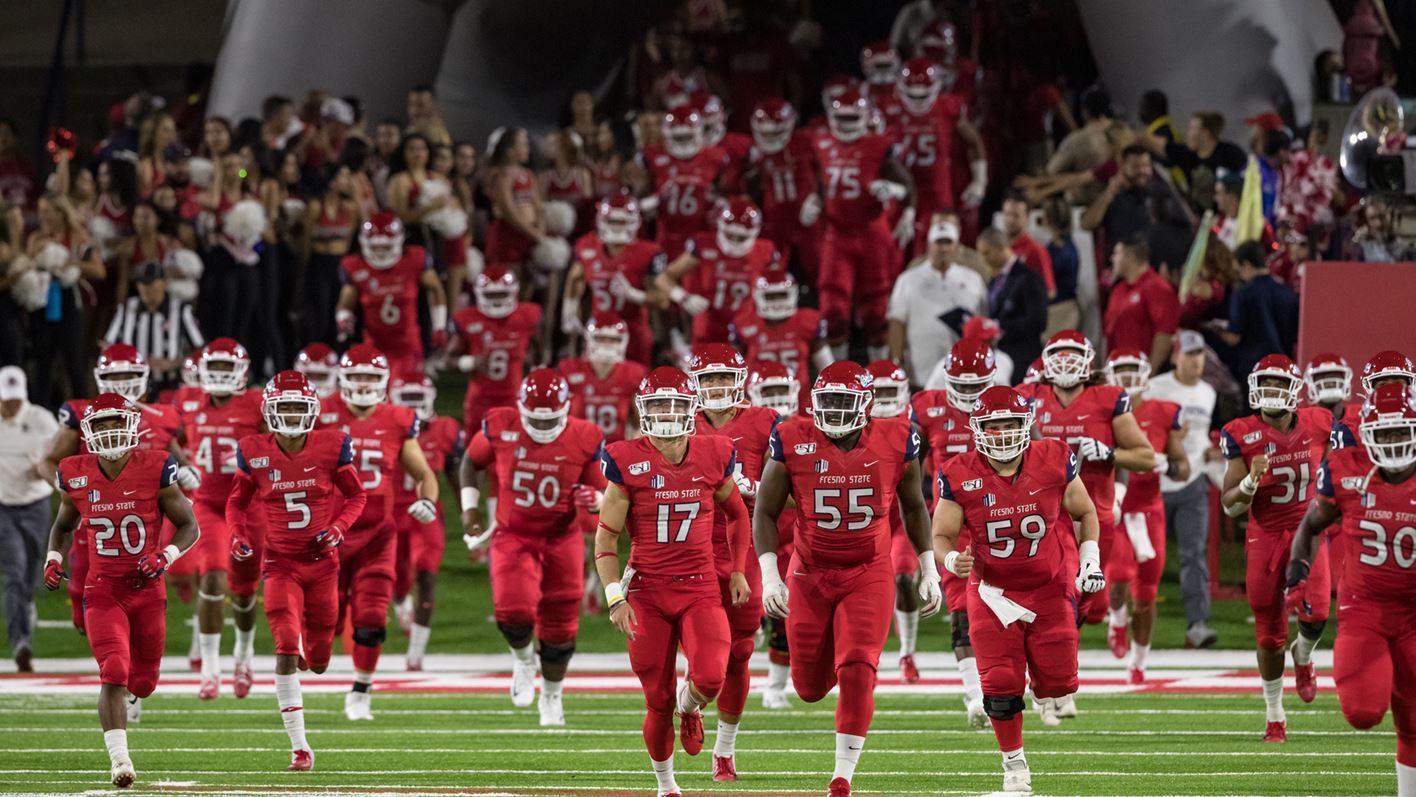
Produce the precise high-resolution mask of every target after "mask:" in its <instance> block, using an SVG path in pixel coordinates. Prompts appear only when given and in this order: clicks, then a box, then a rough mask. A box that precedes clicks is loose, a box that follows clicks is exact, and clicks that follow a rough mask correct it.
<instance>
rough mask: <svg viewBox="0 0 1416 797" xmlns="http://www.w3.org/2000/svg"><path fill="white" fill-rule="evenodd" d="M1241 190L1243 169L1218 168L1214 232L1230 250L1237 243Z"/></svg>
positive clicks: (1215, 182)
mask: <svg viewBox="0 0 1416 797" xmlns="http://www.w3.org/2000/svg"><path fill="white" fill-rule="evenodd" d="M1243 191H1244V172H1243V171H1230V170H1229V169H1220V170H1219V171H1218V172H1216V173H1215V181H1214V211H1215V218H1214V232H1215V235H1216V236H1218V237H1219V241H1220V243H1222V244H1224V245H1225V246H1226V247H1228V248H1229V249H1230V251H1233V250H1234V247H1235V246H1238V244H1239V241H1238V234H1239V196H1240V194H1242V193H1243Z"/></svg>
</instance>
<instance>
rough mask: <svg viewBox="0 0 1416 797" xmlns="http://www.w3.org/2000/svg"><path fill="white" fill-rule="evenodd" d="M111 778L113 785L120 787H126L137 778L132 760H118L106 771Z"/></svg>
mask: <svg viewBox="0 0 1416 797" xmlns="http://www.w3.org/2000/svg"><path fill="white" fill-rule="evenodd" d="M108 774H109V776H111V778H112V780H113V785H114V786H117V787H118V788H120V789H126V788H128V787H129V786H131V785H133V781H135V780H137V779H138V773H137V771H136V770H134V769H133V762H132V761H119V762H118V763H116V764H114V765H113V768H112V769H110V770H109V771H108Z"/></svg>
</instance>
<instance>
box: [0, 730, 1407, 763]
mask: <svg viewBox="0 0 1416 797" xmlns="http://www.w3.org/2000/svg"><path fill="white" fill-rule="evenodd" d="M317 733H318V731H312V734H317ZM1042 733H1046V732H1045V731H1043V732H1042ZM138 738H140V737H138ZM709 738H712V737H711V736H710V737H709ZM979 738H981V739H982V738H985V737H984V736H982V735H980V737H979ZM987 738H991V737H987ZM129 750H131V751H132V753H133V754H134V755H139V756H142V755H149V754H163V755H166V754H168V753H180V754H186V753H191V754H201V755H209V754H211V753H273V752H283V749H282V748H276V747H166V746H163V747H155V748H144V747H140V746H130V747H129ZM869 752H870V754H871V755H872V756H877V755H939V756H961V755H981V756H987V757H989V758H997V757H998V751H997V750H994V749H983V750H962V749H954V750H941V749H932V748H918V749H905V750H888V749H886V750H882V749H879V748H871V750H870V751H869ZM5 753H93V754H95V755H102V754H103V748H102V747H101V746H98V745H94V746H90V747H12V748H7V749H5V750H3V751H0V754H5ZM315 753H316V754H317V755H326V754H345V753H349V754H367V753H399V754H404V755H408V754H413V755H448V754H452V755H509V754H517V755H542V754H544V755H551V756H558V755H564V754H567V753H574V754H586V755H635V756H642V755H643V751H642V750H636V749H634V748H629V747H592V748H567V747H546V748H539V749H537V748H528V747H479V748H477V749H475V750H469V749H467V748H465V747H387V746H384V747H320V746H318V745H316V747H315ZM739 753H740V754H741V755H742V756H745V757H747V758H749V759H750V758H754V757H757V756H758V755H762V754H767V753H771V754H779V753H786V754H791V755H835V753H834V751H832V750H830V749H828V748H826V747H820V748H813V747H756V746H754V747H752V748H750V749H744V750H740V751H739ZM1083 754H1084V753H1083V752H1082V751H1078V750H1031V749H1030V750H1028V755H1029V756H1030V757H1037V756H1078V755H1083ZM1122 755H1124V756H1125V757H1126V758H1210V757H1220V758H1262V759H1268V758H1285V757H1288V758H1313V757H1314V755H1315V754H1314V753H1312V752H1285V751H1281V750H1267V749H1260V750H1252V751H1237V750H1228V751H1223V752H1219V751H1208V752H1206V751H1193V750H1148V751H1126V752H1124V753H1122ZM1322 757H1323V758H1392V757H1393V753H1391V752H1324V753H1322Z"/></svg>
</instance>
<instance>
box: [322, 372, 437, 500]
mask: <svg viewBox="0 0 1416 797" xmlns="http://www.w3.org/2000/svg"><path fill="white" fill-rule="evenodd" d="M319 426H320V427H321V428H334V429H338V430H339V431H341V432H344V433H345V434H347V435H349V438H350V440H351V441H352V442H353V444H354V468H355V470H357V471H359V481H360V483H361V484H362V485H363V487H364V493H365V494H366V495H367V496H368V502H367V503H366V504H364V513H363V514H362V515H360V516H359V521H358V523H356V524H355V526H356V527H369V526H379V525H380V524H382V523H383V522H384V519H385V518H386V516H387V515H388V513H389V512H390V511H391V510H392V509H393V485H394V484H395V483H397V481H398V480H399V479H401V478H402V476H403V467H402V466H401V465H400V464H399V461H398V458H399V454H400V453H401V452H402V451H403V443H404V441H406V440H417V439H418V431H419V423H418V415H417V413H415V412H414V411H413V409H412V408H411V407H399V406H395V405H393V404H389V403H387V402H384V403H381V404H377V405H375V406H374V411H373V412H372V413H370V414H369V416H368V417H367V418H356V417H355V416H354V413H353V412H352V411H351V410H350V409H349V407H348V405H346V404H345V403H344V401H343V400H342V399H341V398H340V397H339V396H338V395H334V396H329V397H328V398H325V399H323V400H321V402H320V420H319Z"/></svg>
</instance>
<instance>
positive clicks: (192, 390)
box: [166, 385, 207, 426]
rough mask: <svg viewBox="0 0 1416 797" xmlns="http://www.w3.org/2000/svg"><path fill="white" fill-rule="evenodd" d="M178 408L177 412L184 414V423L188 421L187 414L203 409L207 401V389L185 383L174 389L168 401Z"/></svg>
mask: <svg viewBox="0 0 1416 797" xmlns="http://www.w3.org/2000/svg"><path fill="white" fill-rule="evenodd" d="M166 403H168V404H171V405H172V406H174V407H176V408H177V412H178V413H179V414H180V415H181V416H182V424H183V425H184V426H185V425H186V423H187V416H188V415H190V414H192V413H194V412H196V411H197V410H199V409H201V408H202V407H203V406H204V405H205V404H206V403H207V394H206V391H204V390H202V389H201V388H199V387H189V386H187V385H183V386H181V387H179V388H177V389H176V390H174V391H172V395H170V396H168V399H167V402H166Z"/></svg>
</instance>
